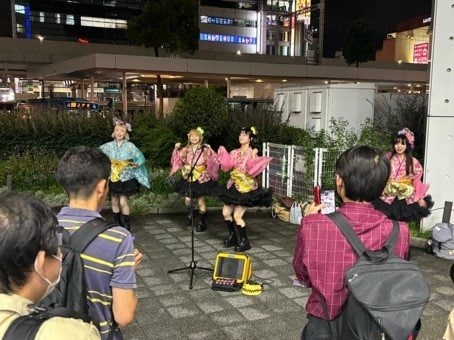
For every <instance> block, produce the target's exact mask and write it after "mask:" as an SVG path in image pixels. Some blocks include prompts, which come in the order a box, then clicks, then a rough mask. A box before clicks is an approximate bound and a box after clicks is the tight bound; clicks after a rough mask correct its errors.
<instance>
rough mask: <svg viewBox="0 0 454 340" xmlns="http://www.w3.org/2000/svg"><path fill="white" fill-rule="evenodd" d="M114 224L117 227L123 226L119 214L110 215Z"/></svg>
mask: <svg viewBox="0 0 454 340" xmlns="http://www.w3.org/2000/svg"><path fill="white" fill-rule="evenodd" d="M112 215H113V219H114V222H115V223H116V224H118V225H121V226H123V222H122V221H121V214H120V213H119V212H117V213H112Z"/></svg>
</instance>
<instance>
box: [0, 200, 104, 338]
mask: <svg viewBox="0 0 454 340" xmlns="http://www.w3.org/2000/svg"><path fill="white" fill-rule="evenodd" d="M57 226H58V222H57V218H56V216H55V214H54V213H53V211H52V210H51V209H50V208H49V207H48V206H47V205H45V204H44V203H43V202H42V201H40V200H39V199H37V198H34V197H31V196H28V195H25V194H21V193H15V192H7V193H3V194H1V195H0V258H1V261H0V273H1V274H0V338H1V339H5V340H6V339H14V340H17V339H21V340H26V339H36V340H47V339H74V338H78V339H88V340H94V339H100V335H99V332H98V330H97V329H96V327H95V326H94V325H93V324H89V323H86V322H84V321H82V320H80V319H76V318H68V317H61V316H59V315H58V314H54V315H50V314H47V313H44V312H39V311H37V310H35V309H34V308H33V307H34V306H33V305H34V304H35V303H36V302H38V301H39V300H41V299H42V298H44V297H45V296H46V295H48V294H49V293H50V292H51V291H52V290H53V289H54V288H55V285H56V284H57V283H58V282H59V280H60V272H61V261H62V260H61V256H62V254H61V252H60V250H59V247H58V238H57V233H56V228H57ZM21 316H24V317H21ZM34 316H36V318H35V317H34ZM22 321H25V322H33V323H34V324H35V326H36V333H32V334H31V335H30V337H28V336H25V335H18V334H23V333H20V332H21V331H22V330H23V327H22V326H23V325H24V324H23V323H21V322H22ZM16 328H17V330H16V332H13V329H16Z"/></svg>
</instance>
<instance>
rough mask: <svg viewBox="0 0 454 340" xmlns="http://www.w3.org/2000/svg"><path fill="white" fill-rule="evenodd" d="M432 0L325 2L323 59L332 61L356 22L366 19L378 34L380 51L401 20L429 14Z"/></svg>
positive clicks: (329, 0) (335, 0)
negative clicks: (351, 25) (387, 36)
mask: <svg viewBox="0 0 454 340" xmlns="http://www.w3.org/2000/svg"><path fill="white" fill-rule="evenodd" d="M431 11H432V0H344V1H342V0H326V11H325V34H324V37H325V43H324V53H323V55H324V57H325V58H333V57H334V53H335V51H340V50H342V42H343V40H344V37H345V35H346V33H347V31H348V29H349V26H350V24H351V23H352V22H353V20H356V19H361V18H364V19H366V20H367V21H368V22H369V23H370V24H371V26H372V28H373V29H374V31H375V34H376V48H377V49H379V48H381V44H382V41H383V39H384V37H386V34H387V33H392V32H395V30H396V24H397V23H398V22H399V21H403V20H407V19H411V18H414V17H418V16H421V15H426V14H427V15H430V13H431Z"/></svg>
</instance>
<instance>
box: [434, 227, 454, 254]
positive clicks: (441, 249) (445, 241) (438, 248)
mask: <svg viewBox="0 0 454 340" xmlns="http://www.w3.org/2000/svg"><path fill="white" fill-rule="evenodd" d="M431 250H432V252H433V253H434V254H435V255H437V256H438V257H441V258H442V259H448V260H454V224H451V223H437V224H435V225H434V227H433V228H432V244H431Z"/></svg>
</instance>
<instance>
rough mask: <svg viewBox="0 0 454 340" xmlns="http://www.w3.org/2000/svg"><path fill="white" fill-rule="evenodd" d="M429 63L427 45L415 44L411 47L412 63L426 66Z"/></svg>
mask: <svg viewBox="0 0 454 340" xmlns="http://www.w3.org/2000/svg"><path fill="white" fill-rule="evenodd" d="M428 62H429V43H421V44H415V45H414V46H413V63H414V64H427V63H428Z"/></svg>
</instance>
